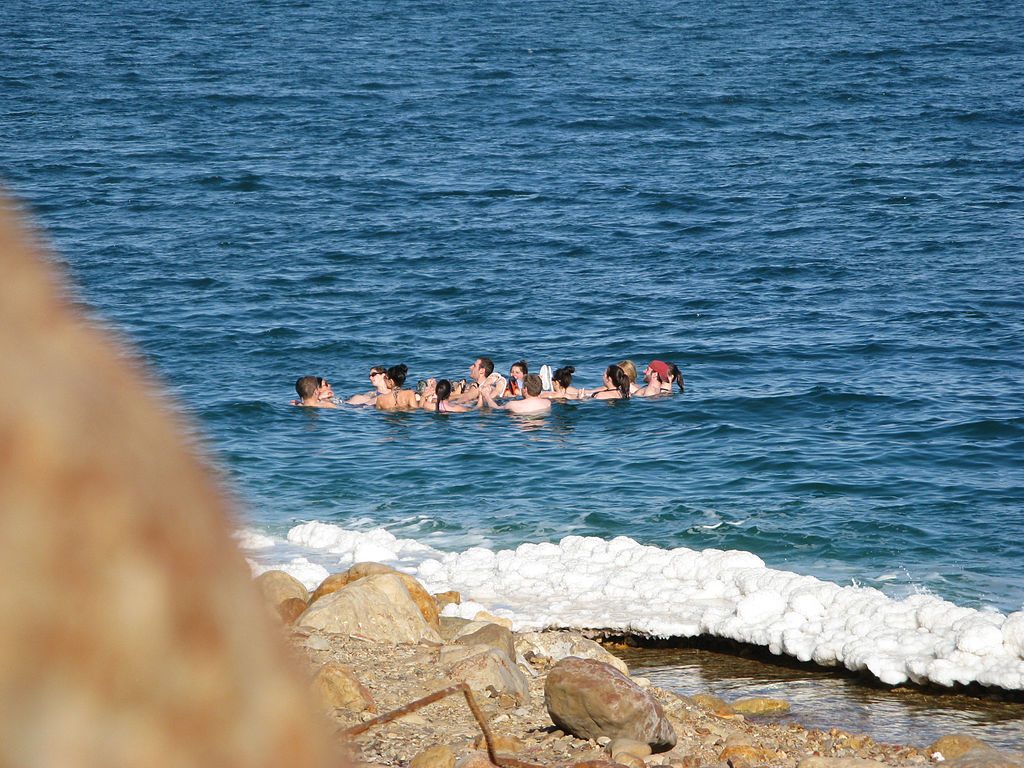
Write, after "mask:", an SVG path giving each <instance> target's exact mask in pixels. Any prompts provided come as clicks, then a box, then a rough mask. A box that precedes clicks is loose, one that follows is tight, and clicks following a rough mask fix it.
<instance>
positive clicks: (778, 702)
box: [732, 696, 789, 715]
mask: <svg viewBox="0 0 1024 768" xmlns="http://www.w3.org/2000/svg"><path fill="white" fill-rule="evenodd" d="M732 711H733V712H736V713H737V714H740V715H781V714H783V713H785V712H789V702H788V701H786V700H784V699H771V698H767V697H764V696H751V697H748V698H745V699H736V701H734V702H733V703H732Z"/></svg>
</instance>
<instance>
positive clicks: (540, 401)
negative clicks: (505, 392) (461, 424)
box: [479, 373, 551, 416]
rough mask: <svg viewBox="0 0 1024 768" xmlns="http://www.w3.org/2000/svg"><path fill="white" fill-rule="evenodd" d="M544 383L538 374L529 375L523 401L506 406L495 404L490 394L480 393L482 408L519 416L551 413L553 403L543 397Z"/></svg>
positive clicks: (512, 401) (524, 382)
mask: <svg viewBox="0 0 1024 768" xmlns="http://www.w3.org/2000/svg"><path fill="white" fill-rule="evenodd" d="M543 389H544V383H543V382H542V381H541V380H540V376H538V375H537V374H536V373H528V374H527V375H526V378H525V379H524V380H523V399H522V400H509V401H508V402H507V403H505V404H504V405H498V404H497V403H496V402H494V398H493V397H491V395H490V393H489V392H486V391H483V390H481V391H480V395H479V397H480V406H481V407H483V406H485V405H486V406H487V407H489V408H494V409H495V410H499V411H508V412H509V413H514V414H517V415H519V416H542V415H544V414H545V413H550V412H551V401H550V400H548V399H547V398H545V397H541V396H540V393H541V391H542V390H543Z"/></svg>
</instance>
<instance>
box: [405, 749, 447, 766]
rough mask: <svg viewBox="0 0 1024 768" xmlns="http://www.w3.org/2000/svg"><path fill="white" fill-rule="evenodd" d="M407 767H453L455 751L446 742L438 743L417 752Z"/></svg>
mask: <svg viewBox="0 0 1024 768" xmlns="http://www.w3.org/2000/svg"><path fill="white" fill-rule="evenodd" d="M409 768H455V753H454V752H453V751H452V748H451V747H449V746H448V745H447V744H438V745H436V746H433V747H429V748H427V749H424V750H423V751H422V752H420V753H419V754H417V755H416V757H414V758H413V759H412V760H411V761H410V763H409Z"/></svg>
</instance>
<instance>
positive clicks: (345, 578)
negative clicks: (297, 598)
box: [309, 563, 439, 630]
mask: <svg viewBox="0 0 1024 768" xmlns="http://www.w3.org/2000/svg"><path fill="white" fill-rule="evenodd" d="M386 574H392V575H394V576H397V577H398V578H400V579H401V580H402V583H403V584H404V585H405V588H406V589H407V590H408V591H409V595H410V597H412V599H413V602H415V603H416V607H417V608H418V609H419V612H420V613H421V614H422V615H423V618H424V620H425V621H426V622H427V623H428V624H429V625H430V626H432V627H433V628H434V629H435V630H438V629H439V626H438V612H437V603H435V602H434V598H433V597H431V596H430V593H429V592H427V590H425V589H424V588H423V585H422V584H420V583H419V582H418V581H417V580H416V579H414V578H413V577H412V576H410V575H409V574H407V573H402V572H401V571H397V570H395V569H394V568H392V567H391V566H388V565H384V564H382V563H356V564H355V565H353V566H352V567H351V568H349V569H348V570H347V571H345V572H344V573H335V574H331V575H330V576H328V577H327V578H326V579H324V580H323V581H322V582H321V583H320V586H318V587H317V588H316V589H315V590H314V591H313V595H312V596H311V597H310V599H309V602H310V603H314V602H316V601H317V600H319V599H320V598H321V597H324V596H326V595H329V594H332V593H333V592H337V591H338V590H339V589H342V588H343V587H347V586H348V585H349V584H351V583H352V582H354V581H359V579H365V578H367V577H368V576H382V575H386Z"/></svg>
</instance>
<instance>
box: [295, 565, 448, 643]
mask: <svg viewBox="0 0 1024 768" xmlns="http://www.w3.org/2000/svg"><path fill="white" fill-rule="evenodd" d="M295 623H296V625H297V626H301V627H309V628H310V629H318V630H320V631H322V632H333V633H335V634H339V635H351V636H352V637H358V638H361V639H363V640H370V641H371V642H376V643H392V644H398V643H420V642H430V643H438V644H440V643H441V636H440V635H439V634H438V633H437V631H436V630H435V629H434V628H433V627H432V626H430V624H428V623H427V622H426V620H425V619H424V618H423V614H421V613H420V611H419V608H418V607H417V606H416V603H415V602H414V601H413V599H412V597H411V596H410V595H409V590H408V589H406V587H405V583H404V582H403V581H402V579H401V578H399V576H398V574H394V573H388V574H383V575H381V576H368V577H366V578H363V579H359V580H358V581H355V582H352V583H350V584H349V585H348V586H346V587H343V588H342V589H339V590H338V591H337V592H331V593H330V594H328V595H326V596H325V597H321V598H320V599H318V600H316V601H315V602H313V603H312V604H311V605H310V606H309V608H307V609H306V611H305V613H303V614H302V615H301V616H299V618H298V619H297V620H296V622H295Z"/></svg>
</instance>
